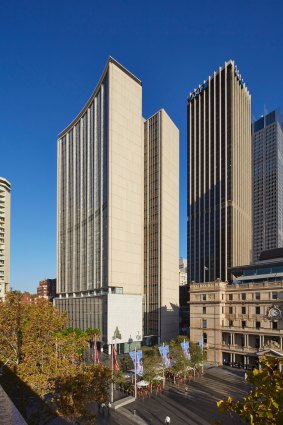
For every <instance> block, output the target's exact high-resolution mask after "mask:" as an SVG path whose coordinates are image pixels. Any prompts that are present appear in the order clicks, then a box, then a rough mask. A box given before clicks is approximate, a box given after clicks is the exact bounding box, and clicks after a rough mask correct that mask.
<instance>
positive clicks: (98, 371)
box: [54, 365, 111, 424]
mask: <svg viewBox="0 0 283 425" xmlns="http://www.w3.org/2000/svg"><path fill="white" fill-rule="evenodd" d="M110 381H111V370H110V369H109V368H107V367H104V366H102V365H95V366H94V365H88V366H85V367H84V368H83V369H81V370H80V371H79V372H78V373H77V374H76V375H71V376H70V375H67V376H64V377H58V378H57V379H56V381H55V396H54V400H55V404H56V406H57V412H58V413H59V414H60V415H63V416H67V417H68V419H69V420H70V421H71V422H72V423H77V421H78V422H79V423H80V424H89V423H93V419H94V417H95V414H94V413H93V411H92V409H91V403H92V402H95V401H96V402H98V403H102V402H106V401H107V399H108V394H109V385H110Z"/></svg>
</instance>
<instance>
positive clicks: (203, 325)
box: [202, 319, 206, 329]
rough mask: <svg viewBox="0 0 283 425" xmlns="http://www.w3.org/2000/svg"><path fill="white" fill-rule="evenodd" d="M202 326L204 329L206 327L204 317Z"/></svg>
mask: <svg viewBox="0 0 283 425" xmlns="http://www.w3.org/2000/svg"><path fill="white" fill-rule="evenodd" d="M202 327H203V329H206V319H202Z"/></svg>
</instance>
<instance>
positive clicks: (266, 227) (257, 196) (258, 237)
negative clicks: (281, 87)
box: [252, 109, 283, 261]
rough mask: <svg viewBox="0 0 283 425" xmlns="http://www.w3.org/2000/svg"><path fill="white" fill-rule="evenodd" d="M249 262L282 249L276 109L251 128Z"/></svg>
mask: <svg viewBox="0 0 283 425" xmlns="http://www.w3.org/2000/svg"><path fill="white" fill-rule="evenodd" d="M252 129H253V132H252V140H253V259H254V261H257V260H258V259H259V256H260V254H261V252H262V251H265V250H268V249H272V248H280V247H282V246H283V129H282V117H280V110H279V109H276V110H275V111H272V112H270V113H269V114H266V115H265V116H263V117H261V118H260V119H259V120H257V121H255V122H254V124H253V126H252Z"/></svg>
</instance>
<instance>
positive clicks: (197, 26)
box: [0, 0, 283, 292]
mask: <svg viewBox="0 0 283 425" xmlns="http://www.w3.org/2000/svg"><path fill="white" fill-rule="evenodd" d="M1 6H2V7H1V12H2V13H1V17H0V24H1V27H0V33H1V38H0V45H1V58H0V64H1V66H0V97H1V104H0V120H1V121H0V123H1V126H0V128H1V133H0V153H1V157H0V158H1V162H0V176H2V177H5V178H7V179H8V180H9V181H10V182H11V286H12V287H13V289H19V290H22V291H24V290H27V291H31V292H35V290H36V286H37V285H38V282H39V281H40V280H42V279H44V278H45V277H48V278H54V277H56V152H57V135H58V133H59V132H60V131H62V130H63V129H64V127H65V126H66V125H67V124H69V123H70V121H71V120H72V119H73V118H74V117H75V116H76V115H77V114H78V113H79V111H80V110H81V108H82V107H83V105H84V104H85V103H86V100H87V99H88V98H89V97H90V95H91V93H92V91H93V89H94V88H95V85H96V83H97V81H98V78H99V76H100V75H101V72H102V70H103V68H104V66H105V63H106V61H107V58H108V56H109V55H111V56H113V57H114V58H115V59H116V60H118V61H119V62H120V63H121V64H123V65H124V66H125V67H126V68H127V69H129V71H131V72H132V73H133V74H135V75H136V76H137V77H138V78H140V79H141V81H142V83H143V115H144V116H145V117H148V116H151V115H152V114H153V113H155V112H156V111H157V110H158V109H160V108H164V109H165V110H166V112H167V113H168V114H169V115H170V116H171V117H172V119H173V121H174V122H175V123H176V125H177V126H178V128H179V129H180V252H179V255H180V256H181V257H186V256H187V254H186V249H187V247H186V232H187V230H186V219H187V173H186V164H187V128H186V127H187V124H186V114H187V96H188V94H189V92H191V91H193V90H194V88H196V87H197V86H198V85H199V84H200V83H202V82H203V81H204V80H205V79H207V77H208V76H209V75H212V74H213V71H216V70H218V68H219V67H220V66H223V65H224V63H225V61H228V60H229V59H233V60H235V62H236V64H237V66H238V68H239V70H240V73H241V74H242V76H243V78H244V81H245V83H246V84H247V87H248V89H249V91H250V93H251V95H252V116H253V118H254V119H257V118H259V117H260V116H261V115H262V114H264V113H266V112H267V111H272V110H273V109H275V108H277V107H280V106H283V89H282V72H281V70H282V62H283V55H282V45H283V30H282V28H283V5H282V4H281V2H280V1H272V2H269V3H268V6H267V4H266V2H255V1H243V0H240V1H238V2H237V3H235V4H233V5H232V4H229V3H227V2H224V1H222V0H220V1H218V2H214V3H212V2H209V1H202V2H201V3H195V2H188V1H187V0H177V1H175V2H171V1H166V0H163V1H162V0H156V1H154V2H152V1H149V0H144V1H143V2H135V1H132V0H112V1H105V2H102V1H99V0H95V1H94V0H84V1H82V2H80V3H78V2H77V1H75V0H68V1H67V0H61V1H60V2H55V1H50V2H38V1H35V0H30V1H29V2H20V1H19V0H18V1H13V0H12V1H10V2H9V3H8V2H6V3H4V4H2V5H1Z"/></svg>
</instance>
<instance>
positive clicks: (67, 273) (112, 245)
mask: <svg viewBox="0 0 283 425" xmlns="http://www.w3.org/2000/svg"><path fill="white" fill-rule="evenodd" d="M159 114H160V117H161V116H162V117H163V116H164V123H163V124H162V126H161V128H162V129H164V131H165V130H166V131H168V136H166V137H165V135H164V140H165V142H166V143H165V146H166V148H165V149H164V154H163V155H164V158H165V159H167V158H168V150H169V151H170V147H169V142H168V148H167V140H168V141H169V140H171V137H173V136H172V134H174V135H175V133H174V131H173V130H172V128H171V127H172V126H173V124H172V123H171V122H169V121H170V120H169V118H168V117H167V116H166V114H164V113H159ZM174 140H175V139H174ZM169 160H171V162H170V164H171V163H172V159H171V158H169ZM162 161H163V160H162ZM162 161H161V160H160V163H161V164H162ZM174 166H175V168H176V169H177V171H175V170H174V172H178V161H177V163H176V164H174ZM150 167H151V165H150ZM164 181H165V184H167V183H166V182H167V180H166V178H165V177H164ZM169 183H170V178H169V177H168V184H169ZM175 189H176V188H175V187H174V190H175ZM168 190H169V189H168ZM176 192H177V193H178V188H177V190H176ZM166 193H167V192H166V191H165V190H164V197H165V199H166ZM57 194H58V195H57V196H58V199H57V223H58V224H57V293H58V294H59V296H58V297H57V298H56V299H55V305H57V306H58V307H59V308H60V310H62V311H63V310H65V311H67V312H68V315H69V320H70V325H71V326H73V327H80V328H82V329H85V328H87V327H92V328H93V327H96V328H99V329H101V331H102V339H103V342H104V343H106V344H111V343H112V342H113V337H115V336H119V340H117V342H119V343H123V344H124V347H123V348H124V349H125V350H127V347H126V345H127V344H130V347H131V349H132V348H133V347H134V345H133V343H135V342H136V343H140V341H141V339H142V337H143V326H142V325H143V294H144V119H143V118H142V86H141V82H140V80H138V79H137V78H136V77H135V76H134V75H132V74H131V73H130V72H129V71H127V70H126V69H125V68H124V67H123V66H122V65H120V64H119V63H118V62H116V61H115V60H114V59H112V58H110V59H109V61H108V63H107V65H106V67H105V70H104V72H103V74H102V77H101V79H100V81H99V83H98V85H97V88H96V89H95V91H94V93H93V94H92V96H91V98H90V99H89V101H88V102H87V104H86V105H85V107H84V108H83V110H82V111H81V113H80V114H79V115H78V116H77V118H75V120H74V121H73V122H72V123H71V124H70V125H69V126H68V127H67V128H66V129H65V130H64V131H63V132H62V133H61V134H60V135H59V140H58V188H57ZM166 217H167V216H166V215H164V220H165V218H166ZM169 218H171V216H170V215H169ZM169 221H170V220H169V219H168V222H169ZM165 222H166V221H165ZM170 225H171V223H170ZM174 229H175V227H174ZM164 235H165V236H166V237H167V235H168V233H166V231H165V230H164ZM177 235H178V234H177ZM177 237H178V236H177ZM174 238H175V235H174ZM164 246H165V247H166V246H167V245H166V244H165V245H164ZM164 258H165V259H166V258H167V252H166V250H165V251H164ZM176 258H177V259H178V251H177V252H176ZM169 264H170V263H169ZM163 267H165V266H163ZM164 272H166V268H164ZM176 275H177V276H178V263H177V265H176ZM168 279H169V280H170V279H171V276H169V277H168ZM176 287H178V278H177V279H176ZM172 298H173V299H172V304H173V303H174V302H175V298H174V297H172ZM161 300H162V302H167V304H168V305H169V300H168V294H167V292H166V291H165V292H164V298H161ZM167 304H166V305H167ZM168 308H171V306H169V307H168ZM158 326H159V328H160V324H159V325H158Z"/></svg>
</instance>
